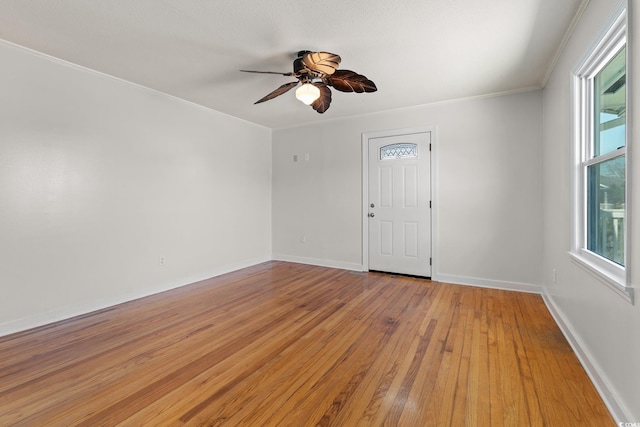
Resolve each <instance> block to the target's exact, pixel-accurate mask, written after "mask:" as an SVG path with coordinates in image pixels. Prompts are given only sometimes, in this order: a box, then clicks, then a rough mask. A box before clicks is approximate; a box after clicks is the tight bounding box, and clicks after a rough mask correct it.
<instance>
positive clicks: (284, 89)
mask: <svg viewBox="0 0 640 427" xmlns="http://www.w3.org/2000/svg"><path fill="white" fill-rule="evenodd" d="M298 83H300V82H291V83H285V84H283V85H282V86H280V87H279V88H278V89H276V90H274V91H273V92H271V93H269V94H268V95H265V96H264V97H263V98H260V99H259V100H257V101H256V102H254V104H260V103H261V102H265V101H269V100H270V99H273V98H275V97H276V96H280V95H282V94H283V93H285V92H288V91H289V90H291V89H293V88H294V87H296V86H297V85H298Z"/></svg>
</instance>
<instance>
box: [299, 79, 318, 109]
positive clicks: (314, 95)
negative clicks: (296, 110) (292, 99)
mask: <svg viewBox="0 0 640 427" xmlns="http://www.w3.org/2000/svg"><path fill="white" fill-rule="evenodd" d="M296 98H298V100H300V101H302V102H303V103H304V104H306V105H311V104H313V101H315V100H316V99H318V98H320V89H318V88H317V87H316V86H314V85H313V84H312V83H305V84H303V85H302V86H300V87H299V88H298V89H296Z"/></svg>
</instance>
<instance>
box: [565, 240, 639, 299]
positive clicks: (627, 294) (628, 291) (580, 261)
mask: <svg viewBox="0 0 640 427" xmlns="http://www.w3.org/2000/svg"><path fill="white" fill-rule="evenodd" d="M569 256H570V257H571V260H572V261H573V262H575V263H576V264H577V265H578V266H579V267H581V268H582V269H583V270H585V271H587V272H588V273H590V274H591V275H592V276H594V277H595V278H596V279H598V280H599V281H600V282H602V283H604V284H605V285H607V287H609V288H610V289H611V290H613V291H614V292H615V293H616V294H617V295H619V296H620V297H622V298H623V299H624V300H625V301H627V302H629V303H630V304H632V305H633V288H632V287H631V286H627V285H626V283H625V281H624V279H623V278H621V277H618V276H616V275H614V274H610V273H609V272H606V271H603V269H602V268H601V267H599V266H598V265H597V264H596V263H594V262H592V261H591V260H589V259H588V258H587V257H585V256H583V255H582V254H579V253H575V252H569Z"/></svg>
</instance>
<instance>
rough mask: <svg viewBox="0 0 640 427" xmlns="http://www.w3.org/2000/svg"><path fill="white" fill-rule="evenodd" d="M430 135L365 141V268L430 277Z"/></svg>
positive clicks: (422, 134)
mask: <svg viewBox="0 0 640 427" xmlns="http://www.w3.org/2000/svg"><path fill="white" fill-rule="evenodd" d="M430 143H431V132H419V133H409V134H398V135H390V136H381V137H369V138H368V141H367V144H368V167H367V168H368V194H367V204H366V211H365V214H366V215H367V218H366V219H365V220H366V221H368V264H369V265H368V269H369V270H376V271H385V272H391V273H400V274H410V275H415V276H423V277H431V257H432V254H431V207H430V205H431V167H430V164H431V152H430Z"/></svg>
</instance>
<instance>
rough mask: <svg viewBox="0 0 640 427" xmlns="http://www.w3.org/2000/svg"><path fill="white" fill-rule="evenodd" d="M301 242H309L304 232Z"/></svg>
mask: <svg viewBox="0 0 640 427" xmlns="http://www.w3.org/2000/svg"><path fill="white" fill-rule="evenodd" d="M300 243H307V236H305V235H304V234H303V235H302V236H300Z"/></svg>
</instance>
